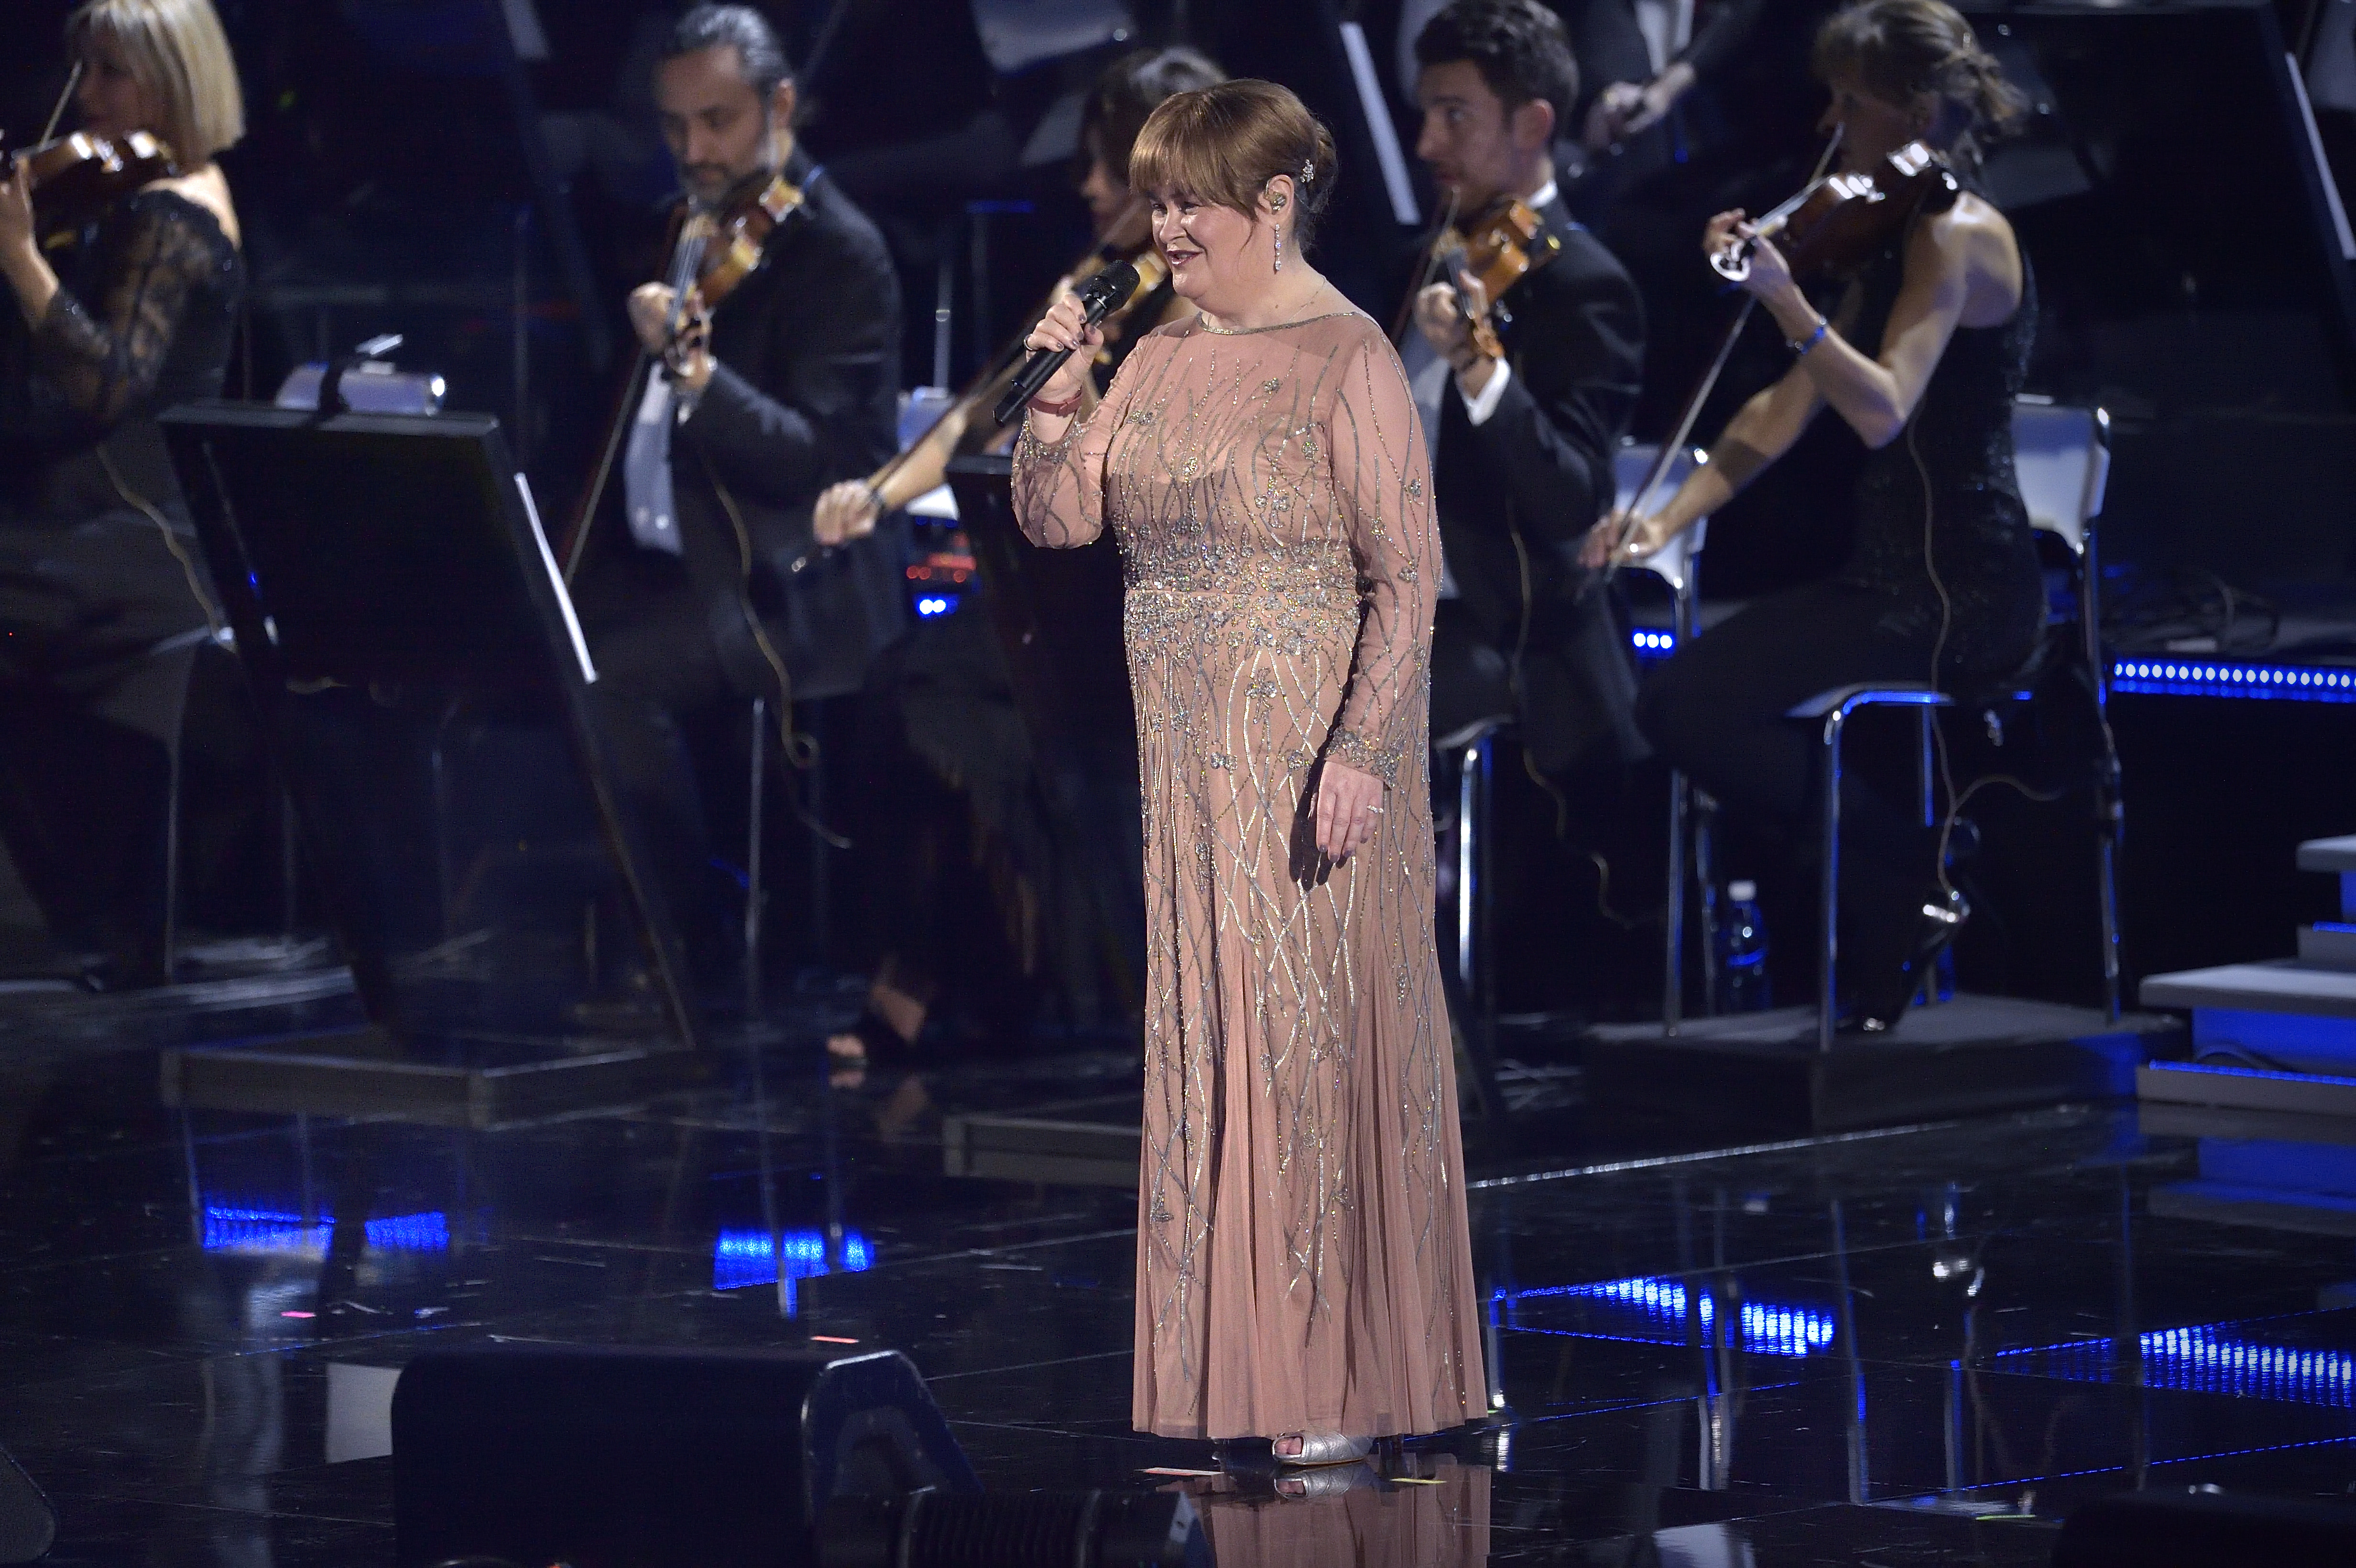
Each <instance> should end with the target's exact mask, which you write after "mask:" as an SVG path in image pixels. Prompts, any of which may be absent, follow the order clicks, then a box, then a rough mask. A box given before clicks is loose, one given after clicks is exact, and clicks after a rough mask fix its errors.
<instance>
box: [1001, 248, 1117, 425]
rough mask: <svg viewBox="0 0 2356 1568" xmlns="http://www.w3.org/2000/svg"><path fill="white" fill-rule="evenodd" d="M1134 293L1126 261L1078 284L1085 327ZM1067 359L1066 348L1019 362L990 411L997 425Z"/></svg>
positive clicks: (1042, 351)
mask: <svg viewBox="0 0 2356 1568" xmlns="http://www.w3.org/2000/svg"><path fill="white" fill-rule="evenodd" d="M1136 292H1137V269H1136V268H1135V267H1133V266H1131V265H1130V263H1128V262H1127V261H1115V262H1114V263H1113V264H1112V265H1111V266H1109V267H1107V268H1106V269H1105V270H1104V271H1103V272H1098V274H1097V275H1096V276H1095V277H1093V278H1090V279H1089V280H1088V281H1087V283H1082V284H1081V285H1080V287H1079V295H1080V304H1081V305H1082V306H1083V307H1084V308H1086V310H1087V313H1088V315H1087V321H1088V325H1090V326H1094V325H1096V324H1097V323H1098V322H1100V321H1102V320H1103V319H1104V318H1105V317H1106V316H1108V315H1111V314H1112V313H1113V312H1114V311H1117V310H1119V308H1120V307H1121V306H1122V305H1124V304H1128V303H1129V296H1130V295H1131V294H1133V293H1136ZM1070 357H1072V351H1071V350H1070V349H1068V348H1041V349H1037V350H1035V351H1033V354H1032V356H1031V357H1030V358H1029V359H1028V360H1026V361H1024V362H1023V373H1022V374H1021V375H1019V376H1017V377H1015V378H1014V385H1012V386H1011V387H1009V388H1007V389H1006V395H1005V396H1004V397H1002V398H1001V399H999V400H998V407H997V408H996V409H995V410H993V411H992V412H993V413H994V414H995V415H996V417H997V420H998V422H999V423H1000V424H1004V423H1005V422H1006V421H1009V420H1011V419H1012V418H1013V417H1014V416H1015V414H1016V413H1017V412H1018V411H1021V409H1022V407H1023V404H1025V403H1027V402H1029V401H1030V400H1032V399H1033V398H1034V397H1037V396H1038V395H1039V389H1040V388H1042V387H1044V386H1045V385H1046V384H1047V378H1049V377H1050V376H1053V375H1054V374H1055V372H1056V371H1058V370H1060V369H1062V368H1064V361H1065V360H1066V359H1069V358H1070Z"/></svg>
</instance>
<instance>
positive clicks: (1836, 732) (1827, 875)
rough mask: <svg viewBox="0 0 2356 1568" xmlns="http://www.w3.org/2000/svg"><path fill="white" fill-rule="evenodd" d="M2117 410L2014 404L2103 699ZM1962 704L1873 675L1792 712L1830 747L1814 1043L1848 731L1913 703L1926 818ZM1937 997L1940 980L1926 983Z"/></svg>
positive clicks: (1821, 1029) (1932, 814) (2111, 965)
mask: <svg viewBox="0 0 2356 1568" xmlns="http://www.w3.org/2000/svg"><path fill="white" fill-rule="evenodd" d="M2109 431H2110V419H2109V416H2108V415H2107V414H2105V413H2104V411H2103V410H2101V409H2099V408H2072V407H2067V406H2064V405H2060V404H2056V403H2054V402H2053V401H2052V400H2051V399H2047V398H2036V397H2023V398H2021V399H2020V400H2018V401H2017V402H2016V403H2015V404H2014V408H2013V441H2014V446H2015V450H2016V453H2017V459H2016V461H2017V466H2018V471H2019V482H2020V490H2021V498H2022V501H2023V502H2024V503H2025V504H2026V505H2027V507H2028V509H2029V522H2030V524H2031V525H2032V526H2033V527H2035V528H2038V529H2039V530H2040V531H2041V532H2045V533H2050V534H2051V535H2053V536H2054V537H2055V538H2056V539H2059V540H2060V541H2061V543H2062V544H2063V545H2064V546H2065V547H2067V549H2068V550H2069V552H2070V555H2071V558H2072V560H2073V561H2074V562H2075V572H2076V576H2077V583H2076V589H2077V592H2076V595H2075V597H2076V600H2077V603H2078V616H2079V620H2080V622H2081V623H2082V624H2081V635H2080V636H2079V638H2078V651H2079V652H2080V653H2082V654H2083V656H2084V657H2085V658H2086V660H2087V663H2088V666H2089V671H2088V673H2089V675H2090V677H2091V678H2092V679H2093V681H2094V693H2095V700H2096V702H2097V703H2098V704H2099V703H2101V702H2103V701H2104V699H2105V698H2106V695H2107V692H2108V690H2109V685H2108V672H2107V671H2105V670H2104V667H2103V657H2102V615H2101V603H2100V590H2101V572H2100V571H2099V569H2098V566H2097V562H2096V556H2095V553H2094V518H2095V517H2097V516H2098V515H2099V514H2100V513H2101V511H2102V507H2103V491H2104V485H2105V484H2106V483H2107V481H2108V478H2109V475H2110V444H2109ZM2021 699H2025V694H2022V693H2019V692H2018V691H2017V690H2016V689H2015V688H2014V686H2013V684H2012V683H2011V682H2009V681H2008V682H2006V683H2005V684H2004V685H2003V686H2001V687H1999V688H1997V690H1995V691H1993V692H1984V693H1974V694H1971V697H1970V700H1969V701H1968V702H1967V703H1965V704H1963V706H1968V707H1972V708H1975V709H1976V708H1980V707H1986V706H1989V705H1992V704H1993V703H1996V702H1998V701H2005V700H2021ZM1956 706H1958V703H1957V701H1956V699H1955V698H1954V696H1952V695H1950V694H1949V693H1947V692H1944V691H1942V690H1940V689H1939V688H1936V687H1935V686H1933V685H1932V684H1931V683H1930V682H1928V681H1903V680H1901V681H1869V682H1864V683H1861V684H1858V685H1852V686H1841V687H1835V688H1832V689H1831V690H1829V691H1821V692H1818V693H1817V694H1816V695H1815V696H1814V697H1812V698H1810V699H1808V700H1807V701H1805V702H1803V703H1801V704H1800V705H1799V706H1798V707H1796V708H1794V709H1792V710H1791V713H1790V717H1792V718H1794V719H1798V720H1804V721H1808V722H1812V723H1815V724H1817V725H1819V726H1820V733H1821V735H1822V737H1823V742H1824V748H1825V765H1824V775H1823V776H1824V791H1825V794H1824V818H1823V821H1824V845H1825V848H1824V866H1823V873H1822V883H1823V885H1822V891H1821V899H1822V906H1821V918H1820V919H1819V921H1818V923H1817V932H1816V978H1817V984H1818V986H1819V987H1820V994H1819V996H1818V997H1817V1001H1816V1049H1817V1050H1819V1051H1830V1050H1831V1049H1832V1044H1833V1030H1834V1026H1835V1023H1836V1021H1837V1019H1836V1015H1837V999H1836V997H1837V992H1836V987H1835V982H1836V978H1837V966H1838V959H1839V952H1838V949H1839V940H1838V937H1837V926H1838V921H1839V915H1840V905H1839V891H1838V889H1839V876H1840V777H1841V738H1842V734H1843V732H1844V731H1845V730H1846V729H1847V723H1848V720H1849V719H1850V718H1851V717H1852V716H1854V715H1855V714H1857V713H1858V712H1861V711H1863V710H1864V709H1869V708H1912V709H1914V710H1915V711H1916V713H1917V714H1918V716H1919V724H1920V729H1919V734H1920V737H1921V744H1920V754H1919V760H1918V764H1917V765H1918V768H1919V777H1920V780H1921V789H1922V813H1923V816H1922V820H1923V822H1924V824H1925V825H1926V826H1928V825H1933V824H1935V823H1936V822H1937V821H1938V820H1939V818H1938V802H1937V800H1936V798H1935V795H1934V784H1935V780H1934V773H1935V769H1934V766H1933V744H1934V737H1933V731H1932V726H1933V723H1935V722H1936V718H1935V715H1936V711H1937V709H1942V708H1953V707H1956ZM2115 823H2116V816H2115V803H2113V802H2108V801H2106V802H2105V822H2104V833H2103V837H2102V844H2101V855H2100V867H2099V871H2098V878H2099V883H2100V885H2099V888H2098V890H2097V896H2098V897H2099V899H2100V901H2101V908H2102V922H2103V974H2104V987H2105V995H2106V1004H2107V1007H2108V1010H2109V1016H2110V1017H2111V1018H2112V1019H2116V1018H2117V1017H2118V1008H2119V958H2118V899H2117V889H2116V885H2115V879H2114V860H2115V854H2114V850H2115ZM1926 993H1927V995H1928V996H1929V997H1932V998H1933V999H1935V997H1936V990H1935V988H1934V987H1926Z"/></svg>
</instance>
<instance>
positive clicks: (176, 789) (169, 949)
mask: <svg viewBox="0 0 2356 1568" xmlns="http://www.w3.org/2000/svg"><path fill="white" fill-rule="evenodd" d="M164 754H165V759H166V761H165V766H166V770H167V771H166V784H165V788H164V944H163V945H164V951H163V954H162V955H161V956H162V959H163V965H164V983H165V984H166V985H167V986H168V985H170V984H171V983H172V982H173V980H174V979H175V978H176V977H177V976H178V974H179V968H180V747H179V745H178V743H177V741H175V742H174V743H173V744H171V745H169V746H166V747H165V748H164Z"/></svg>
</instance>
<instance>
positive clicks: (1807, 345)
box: [1783, 316, 1833, 359]
mask: <svg viewBox="0 0 2356 1568" xmlns="http://www.w3.org/2000/svg"><path fill="white" fill-rule="evenodd" d="M1832 328H1833V324H1832V323H1831V322H1829V321H1826V319H1825V318H1824V317H1823V316H1818V317H1816V329H1815V331H1814V332H1811V333H1810V334H1808V336H1806V337H1804V338H1801V339H1797V340H1794V339H1793V338H1789V337H1787V338H1785V339H1784V340H1783V347H1786V348H1788V349H1790V350H1791V351H1792V357H1793V358H1794V359H1805V358H1806V357H1808V350H1809V349H1811V348H1814V347H1815V346H1816V345H1817V344H1819V343H1822V342H1823V341H1824V340H1825V334H1826V333H1827V332H1830V331H1831V330H1832Z"/></svg>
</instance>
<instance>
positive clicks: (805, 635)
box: [670, 149, 907, 698]
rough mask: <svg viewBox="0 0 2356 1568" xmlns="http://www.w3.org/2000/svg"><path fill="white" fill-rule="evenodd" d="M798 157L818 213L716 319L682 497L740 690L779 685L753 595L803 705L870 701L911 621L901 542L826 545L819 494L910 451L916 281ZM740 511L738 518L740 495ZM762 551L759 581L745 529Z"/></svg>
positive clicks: (766, 256)
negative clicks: (762, 643) (907, 384)
mask: <svg viewBox="0 0 2356 1568" xmlns="http://www.w3.org/2000/svg"><path fill="white" fill-rule="evenodd" d="M812 174H813V170H812V165H811V164H810V161H809V156H808V155H807V154H805V153H803V152H802V151H800V150H799V149H797V150H796V151H795V153H794V155H793V157H792V159H791V160H790V161H789V162H788V163H787V167H786V177H787V179H789V180H791V181H793V182H794V183H795V184H796V185H798V186H800V187H802V188H803V191H804V195H805V199H804V204H803V206H802V208H801V209H800V210H799V211H798V212H795V213H793V214H792V215H790V216H789V217H788V218H787V219H786V221H785V222H783V223H781V224H779V225H778V226H777V227H776V229H775V230H774V231H773V232H772V233H771V234H770V236H769V240H768V243H767V245H766V247H765V248H764V250H763V252H762V258H761V265H760V266H759V267H758V268H757V269H755V271H754V272H753V273H752V274H751V275H750V276H748V277H747V278H745V279H744V282H743V283H740V284H739V285H738V286H737V288H736V290H735V292H734V293H731V294H730V295H729V296H728V297H727V298H726V299H725V300H723V301H722V302H721V304H720V307H719V308H718V309H717V310H716V311H714V312H713V313H712V357H713V359H714V360H715V361H716V362H717V363H716V364H715V366H714V368H713V370H712V379H711V380H710V382H708V383H707V384H706V386H705V388H704V390H703V395H702V397H701V399H700V400H698V401H697V403H696V406H695V411H694V412H693V413H692V414H691V416H690V417H689V418H688V419H687V420H686V421H683V422H682V423H681V424H680V426H679V427H678V428H677V429H676V430H675V431H674V432H672V438H671V458H670V462H671V487H672V493H673V500H674V505H675V507H676V509H677V515H678V518H679V527H680V546H681V552H682V555H683V557H684V559H685V561H686V564H687V571H688V576H689V580H690V581H691V582H692V583H693V585H694V586H695V589H696V591H697V592H698V594H699V596H700V597H701V598H702V599H704V600H705V602H706V603H707V604H710V605H712V613H711V614H709V615H708V616H707V624H709V625H711V627H712V632H713V635H714V638H715V640H716V641H717V642H718V644H719V646H720V654H721V659H722V663H723V666H724V667H726V669H727V671H728V673H729V676H730V677H731V679H732V680H734V682H735V684H737V685H738V686H739V687H740V688H743V689H745V690H748V691H767V690H770V689H771V688H772V686H773V684H774V682H773V679H772V677H771V676H770V674H769V672H768V668H767V665H766V660H765V658H764V657H763V655H762V653H761V650H760V649H759V647H758V646H757V645H755V642H754V640H753V638H752V636H751V633H750V629H749V627H747V626H746V625H745V624H744V616H743V614H742V613H730V612H731V609H732V605H731V603H730V602H731V601H732V600H733V599H734V596H736V595H739V594H749V596H750V599H751V602H752V603H753V605H754V607H755V609H756V610H757V611H758V612H759V613H760V615H761V618H762V620H763V621H764V622H765V623H766V625H767V628H768V632H769V637H770V641H771V643H772V644H773V645H776V648H777V649H778V651H779V652H780V654H781V655H782V656H783V657H784V659H785V662H786V665H787V669H788V670H789V671H790V673H791V674H792V676H793V683H794V690H793V695H794V696H795V697H796V698H816V697H833V696H840V695H841V694H843V693H845V692H850V691H855V690H857V689H858V688H859V687H860V685H861V683H862V680H863V678H864V676H865V671H866V667H867V663H868V660H869V658H870V656H872V655H873V653H874V651H875V650H876V649H878V648H880V647H881V646H883V644H884V643H886V642H888V641H889V640H890V639H891V638H892V637H893V636H894V635H895V634H896V633H897V632H898V631H899V630H900V628H901V626H902V624H904V623H905V620H906V614H907V612H906V604H905V596H906V593H907V584H906V582H905V561H904V560H903V559H902V546H901V542H900V536H899V534H898V532H896V531H894V530H892V529H885V528H879V529H878V530H877V531H876V532H875V533H874V534H873V535H870V536H869V537H868V538H866V539H860V540H857V541H855V542H853V543H851V544H849V545H845V546H842V547H841V548H839V549H833V550H830V551H824V552H821V551H819V549H817V548H816V544H815V541H814V539H813V537H812V535H811V532H810V514H811V512H812V510H813V509H814V507H815V506H816V504H817V500H818V496H819V491H821V490H823V489H825V488H826V487H827V486H828V485H832V484H834V483H836V482H837V481H839V480H843V479H859V478H864V477H865V476H866V475H869V474H872V473H873V472H874V471H875V469H876V468H877V467H879V466H880V465H881V464H883V461H884V460H885V459H886V458H888V457H890V456H891V455H892V453H894V450H896V448H897V445H898V440H897V431H898V424H899V371H900V287H899V281H898V278H897V275H896V274H895V273H894V272H893V269H892V260H891V257H890V255H889V253H888V252H887V251H885V250H884V246H883V236H882V235H881V234H879V233H878V232H877V231H876V229H875V226H874V224H873V223H872V222H870V221H869V220H868V219H867V217H866V215H865V214H864V213H862V212H861V211H860V210H859V209H858V208H856V207H854V206H852V205H851V198H850V197H847V196H845V195H843V194H842V192H841V190H840V189H839V188H838V187H836V186H835V184H834V182H833V181H832V180H830V179H829V178H828V177H827V176H825V175H824V174H823V173H819V174H817V176H816V177H815V178H813V177H812ZM723 491H724V492H725V494H726V498H727V500H729V501H733V502H734V508H735V513H736V517H731V516H730V514H729V508H728V507H727V506H726V505H724V504H723ZM737 517H741V518H742V520H743V522H744V529H745V532H746V533H747V534H748V535H749V540H748V541H746V542H749V545H750V547H751V552H752V556H753V565H752V571H751V574H750V577H749V580H748V579H747V577H746V575H745V572H744V564H743V557H742V555H741V553H740V550H741V548H742V547H741V546H740V542H739V540H738V539H737V535H736V518H737Z"/></svg>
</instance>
